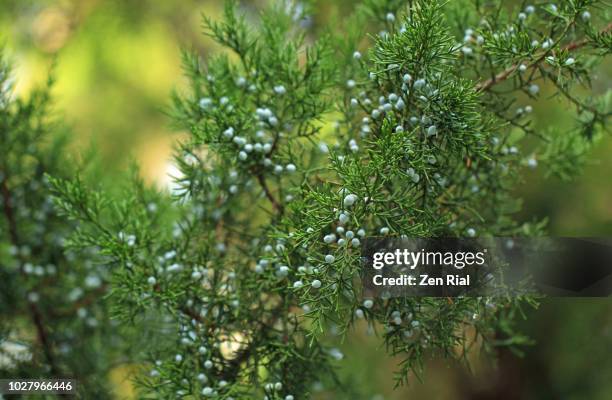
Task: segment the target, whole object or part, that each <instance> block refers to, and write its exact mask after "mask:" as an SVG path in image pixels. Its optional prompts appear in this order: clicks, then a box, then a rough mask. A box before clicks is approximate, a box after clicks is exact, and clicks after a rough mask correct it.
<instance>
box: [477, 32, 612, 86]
mask: <svg viewBox="0 0 612 400" xmlns="http://www.w3.org/2000/svg"><path fill="white" fill-rule="evenodd" d="M611 30H612V22H611V23H609V24H608V25H607V26H606V27H605V28H604V29H602V30H601V31H600V33H607V32H610V31H611ZM588 43H589V40H588V39H582V40H579V41H576V42H572V43H569V44H568V45H566V46H564V47H563V48H562V50H563V51H574V50H577V49H579V48H581V47H584V46H586V45H587V44H588ZM546 54H548V53H547V52H546V53H544V55H543V56H542V57H539V58H538V59H537V60H536V61H535V62H534V63H533V64H532V65H531V66H530V67H535V66H537V64H539V63H540V62H541V61H542V60H543V59H544V56H545V55H546ZM519 66H520V64H514V65H512V66H510V67H508V68H507V69H505V70H503V71H501V72H500V73H498V74H497V75H495V76H494V77H493V78H490V79H487V80H486V81H484V82H481V83H479V84H477V85H476V91H477V92H484V91H485V90H488V89H490V88H491V87H492V86H494V85H497V84H498V83H500V82H503V81H505V80H506V79H508V78H509V77H510V75H512V73H513V72H514V71H516V70H517V68H518V67H519Z"/></svg>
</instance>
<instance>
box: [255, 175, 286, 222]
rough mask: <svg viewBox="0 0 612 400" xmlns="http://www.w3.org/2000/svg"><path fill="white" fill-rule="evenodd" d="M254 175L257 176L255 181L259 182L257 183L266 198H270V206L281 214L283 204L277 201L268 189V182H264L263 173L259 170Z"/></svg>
mask: <svg viewBox="0 0 612 400" xmlns="http://www.w3.org/2000/svg"><path fill="white" fill-rule="evenodd" d="M255 176H256V177H257V181H258V182H259V185H260V186H261V188H262V189H263V191H264V193H265V195H266V197H267V198H268V200H270V203H272V207H273V208H274V209H275V210H276V211H277V212H278V213H279V214H281V215H282V214H283V211H284V208H283V205H282V204H280V203H279V202H278V200H276V198H275V197H274V195H272V192H271V191H270V188H269V187H268V184H267V183H266V178H265V177H264V175H263V174H262V173H261V172H259V173H257V174H255Z"/></svg>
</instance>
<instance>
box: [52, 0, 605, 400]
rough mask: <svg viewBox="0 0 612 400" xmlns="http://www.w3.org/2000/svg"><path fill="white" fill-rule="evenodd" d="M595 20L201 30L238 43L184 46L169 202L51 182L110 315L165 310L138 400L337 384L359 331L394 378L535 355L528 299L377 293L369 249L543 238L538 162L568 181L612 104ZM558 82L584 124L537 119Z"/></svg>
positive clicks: (400, 8)
mask: <svg viewBox="0 0 612 400" xmlns="http://www.w3.org/2000/svg"><path fill="white" fill-rule="evenodd" d="M598 7H603V3H600V2H597V1H587V0H569V1H565V2H563V3H562V4H560V5H554V4H537V5H535V4H534V5H529V4H521V5H520V7H518V6H517V7H511V6H508V5H507V4H504V2H501V1H483V2H481V1H473V2H471V1H456V2H449V3H445V4H444V3H441V2H437V1H407V2H400V1H395V0H366V1H364V2H363V3H362V4H360V5H359V6H358V7H356V11H355V14H354V15H353V16H352V17H350V18H349V19H348V21H347V22H346V23H345V24H344V25H343V27H344V29H345V31H344V32H343V34H340V35H338V34H337V33H334V32H333V31H332V32H330V33H326V34H322V35H319V36H318V37H316V38H313V37H312V36H313V35H312V32H309V31H307V30H304V27H303V25H304V24H300V22H301V21H303V20H304V18H303V17H304V15H303V14H302V11H303V10H304V8H301V7H299V8H291V7H289V8H287V7H277V8H273V9H270V10H268V11H266V12H265V13H263V14H262V17H261V22H260V24H258V25H250V24H248V23H247V22H246V20H245V18H244V17H242V16H241V15H240V13H239V12H238V11H237V9H236V6H235V4H234V3H232V2H230V3H228V5H227V7H226V10H225V17H224V19H223V20H222V21H221V22H217V21H213V20H210V19H205V20H204V27H205V32H206V34H207V35H209V36H210V37H211V38H212V39H213V40H215V41H216V42H217V43H218V44H220V45H221V46H223V47H225V48H226V49H227V50H228V51H227V53H221V54H219V55H216V56H214V57H211V58H209V59H208V60H206V62H203V61H202V60H201V58H200V57H199V56H198V55H196V54H191V53H189V52H185V53H184V55H183V61H184V67H185V71H186V74H187V76H188V78H189V81H190V85H189V86H190V91H189V92H188V93H179V94H176V95H174V97H173V109H172V113H171V114H172V117H173V120H174V122H175V123H176V125H177V127H178V128H180V129H183V130H185V131H187V132H189V139H188V140H185V141H183V142H181V143H179V144H178V145H177V151H176V157H175V162H176V164H177V166H178V168H179V170H180V172H181V175H180V176H177V177H176V185H175V188H174V191H173V194H172V196H169V195H167V194H166V193H164V192H163V191H158V190H156V189H155V188H151V187H148V186H147V185H145V184H143V183H142V182H141V181H140V180H138V179H137V178H134V179H133V181H132V184H131V185H126V187H125V188H124V189H123V191H122V193H121V194H120V195H119V196H116V195H110V194H108V193H106V192H105V191H104V190H103V189H96V188H95V187H91V185H86V184H85V183H83V182H82V181H81V180H80V179H73V180H63V179H58V178H50V179H51V182H52V185H53V187H54V191H55V194H56V200H57V205H58V207H59V208H60V209H61V210H62V213H63V214H65V215H66V216H67V217H68V218H70V219H71V220H74V221H77V223H78V226H77V228H76V231H75V233H74V234H73V236H72V238H71V239H70V240H69V242H68V245H69V247H70V248H72V249H74V250H73V251H76V252H77V254H82V255H83V256H84V257H89V256H88V255H87V254H88V253H84V252H85V250H87V249H92V248H93V249H95V250H96V252H97V255H96V257H95V260H96V262H97V263H101V264H102V265H104V268H105V270H106V271H108V275H109V280H110V283H109V286H110V295H111V299H112V301H113V304H114V305H115V307H114V308H113V310H114V312H115V313H114V315H115V317H117V318H119V319H121V320H123V321H125V322H124V323H135V324H139V326H142V324H143V321H145V323H146V321H149V323H151V322H150V321H151V316H152V315H157V316H161V317H160V318H159V319H158V321H157V323H158V324H161V325H158V326H161V328H160V329H159V330H158V331H157V334H158V336H157V338H158V340H152V341H149V342H147V343H146V346H144V345H143V346H141V347H142V349H141V350H142V353H143V355H146V357H147V360H148V361H147V362H146V363H142V364H141V365H142V370H141V371H139V373H137V374H136V380H137V382H138V384H139V387H140V388H141V390H142V395H143V397H147V398H148V397H159V398H177V397H179V398H180V397H187V398H201V397H213V398H223V399H230V398H234V399H236V398H253V397H261V396H265V398H267V399H286V400H289V399H297V398H308V397H309V396H310V395H311V392H312V390H313V384H315V383H316V382H323V384H324V385H325V387H327V388H329V389H330V390H334V389H338V388H340V386H339V385H338V384H336V382H335V380H334V370H335V367H336V366H337V365H338V363H340V362H341V360H342V358H343V355H342V353H341V352H340V351H339V350H338V349H337V348H336V347H335V346H337V341H338V338H337V336H338V335H340V336H342V335H348V334H350V333H351V331H352V330H353V329H354V327H355V326H356V325H357V326H362V324H367V326H368V327H369V329H370V330H372V331H373V332H376V333H377V334H378V335H380V336H381V338H382V340H383V341H384V344H385V347H386V349H387V351H388V353H389V354H390V355H397V356H400V357H402V359H403V361H402V362H401V363H400V365H399V368H398V369H399V370H398V375H397V379H398V382H399V383H403V382H405V381H406V380H407V379H408V377H409V374H410V372H411V371H412V372H415V373H420V372H421V371H422V365H423V361H424V359H425V358H426V357H427V356H428V355H431V354H440V355H442V356H445V357H449V358H457V359H464V358H465V357H466V354H467V352H468V351H469V348H471V347H472V346H476V345H479V346H483V347H484V348H485V349H487V350H492V349H494V348H495V347H496V346H502V345H520V344H521V343H524V341H525V338H524V337H523V336H521V335H520V334H518V333H516V332H514V330H513V328H512V321H513V320H514V319H515V318H516V316H517V315H519V314H520V313H521V307H522V306H524V305H525V304H533V299H530V298H522V297H511V296H501V297H496V298H478V297H473V298H455V299H446V298H367V297H365V296H364V294H363V290H362V285H361V283H360V280H359V276H360V262H359V257H360V248H361V245H362V241H363V239H364V238H365V237H369V236H389V237H396V236H397V237H399V236H409V237H430V236H458V237H462V236H469V237H474V236H513V235H539V234H542V233H543V231H544V229H545V224H543V223H540V222H536V223H524V222H521V221H517V220H516V218H515V216H514V215H515V213H516V211H518V210H519V208H520V201H519V200H518V199H516V198H515V194H514V192H513V189H514V188H516V186H517V184H518V183H520V181H521V176H522V174H523V173H524V170H525V169H526V168H535V167H536V166H537V165H538V164H539V163H540V162H541V163H542V164H546V165H547V171H550V173H551V174H555V175H559V176H561V177H563V178H570V177H571V176H572V175H573V174H575V173H576V171H577V170H578V169H579V168H578V167H579V165H578V164H580V163H581V162H582V161H583V160H584V157H585V151H586V150H588V148H589V147H590V146H591V144H592V143H593V141H594V140H595V139H596V138H597V137H598V136H600V135H601V132H603V131H604V130H605V124H606V121H607V118H608V117H609V115H610V109H609V92H608V93H606V94H604V95H603V96H602V97H600V98H598V97H596V96H594V95H593V93H592V90H591V89H590V88H589V84H590V82H591V78H592V74H593V69H594V67H595V66H596V65H597V63H599V62H601V61H602V60H603V59H604V57H605V56H607V55H608V54H609V53H610V43H611V42H610V32H609V31H610V26H609V25H608V26H600V25H601V24H600V23H599V22H598V21H594V20H595V17H594V15H597V14H601V13H603V14H605V11H602V10H600V9H599V8H598ZM594 10H598V11H597V12H596V13H595V12H593V11H594ZM602 17H605V15H602ZM602 19H603V20H605V18H602ZM371 32H379V33H375V34H373V33H371ZM368 33H369V35H368ZM230 54H231V55H230ZM577 86H583V87H586V91H585V93H586V94H585V95H579V94H578V93H580V91H579V90H578V88H577ZM544 91H546V92H547V93H548V92H550V94H551V95H555V96H558V97H560V98H562V101H565V102H567V103H568V104H570V105H571V110H572V111H573V112H574V115H575V126H574V127H573V128H572V129H569V130H567V131H564V132H554V131H547V130H542V129H536V128H535V126H534V117H533V115H534V114H533V113H532V111H533V109H534V107H537V105H538V102H539V101H540V98H541V96H543V94H542V92H544ZM328 121H334V122H333V128H332V129H331V131H328V130H326V126H327V124H326V123H327V122H328ZM360 320H363V321H365V322H363V323H362V322H359V321H360ZM474 333H475V334H476V337H477V338H476V339H473V336H474ZM138 360H140V358H139V359H138ZM338 396H340V394H338Z"/></svg>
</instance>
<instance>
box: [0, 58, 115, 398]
mask: <svg viewBox="0 0 612 400" xmlns="http://www.w3.org/2000/svg"><path fill="white" fill-rule="evenodd" d="M1 52H2V50H1V49H0V90H1V91H0V210H1V213H0V378H3V379H8V378H13V379H14V378H25V377H27V378H35V379H44V378H50V377H68V378H73V379H77V380H79V381H80V385H79V386H78V391H79V394H80V395H81V396H83V398H97V399H106V398H111V396H110V386H109V385H108V383H107V382H106V379H105V374H106V373H107V372H108V371H109V370H110V368H111V366H112V365H114V363H116V362H117V355H118V354H119V353H118V349H119V348H120V346H121V343H122V342H123V338H122V336H121V335H119V331H118V328H117V327H116V324H115V323H113V322H112V321H111V319H110V316H111V314H110V311H109V308H108V305H107V303H106V301H105V300H104V296H105V295H106V294H108V293H109V291H110V287H109V285H108V278H109V276H110V273H109V271H108V270H107V269H106V268H104V266H101V265H98V264H95V263H94V262H93V253H90V252H87V251H83V252H78V253H77V252H70V251H64V248H63V243H64V241H65V240H66V238H67V237H68V236H69V235H70V234H71V232H72V231H73V229H74V228H75V224H74V223H71V222H67V221H66V220H65V218H62V217H60V216H58V214H57V212H56V209H55V207H54V206H53V201H52V198H51V188H50V185H49V180H48V179H47V176H46V174H53V175H54V176H56V177H58V178H60V177H66V178H68V177H72V176H73V173H74V171H71V170H70V169H69V168H68V165H69V164H68V162H67V159H65V158H64V156H63V155H64V154H65V153H66V151H67V150H66V135H65V133H62V132H65V128H63V127H62V126H61V124H59V123H58V122H57V119H56V118H54V117H53V116H52V115H51V110H50V107H51V104H50V96H49V87H50V85H51V81H49V82H48V85H46V86H45V87H43V88H41V89H38V90H36V91H34V92H33V93H32V95H31V96H30V98H28V99H22V98H17V97H15V95H14V93H13V80H12V77H11V73H10V68H9V65H8V63H7V62H6V60H5V59H4V57H3V54H1ZM58 132H59V133H62V134H61V135H58V134H57V133H58Z"/></svg>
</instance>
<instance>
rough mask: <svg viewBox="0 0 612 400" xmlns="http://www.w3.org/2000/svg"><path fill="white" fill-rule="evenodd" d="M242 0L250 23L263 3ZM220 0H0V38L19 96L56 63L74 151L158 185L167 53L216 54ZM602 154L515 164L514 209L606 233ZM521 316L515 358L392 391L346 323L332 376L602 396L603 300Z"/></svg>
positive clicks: (364, 339)
mask: <svg viewBox="0 0 612 400" xmlns="http://www.w3.org/2000/svg"><path fill="white" fill-rule="evenodd" d="M351 3H352V2H351V1H350V0H338V1H333V2H332V1H324V0H320V1H318V3H317V5H316V6H315V7H314V10H315V12H314V13H313V15H312V24H313V25H312V28H311V29H314V30H317V29H323V28H325V27H326V26H327V24H328V23H329V22H330V20H331V18H333V17H334V16H337V15H342V13H343V12H344V11H346V10H348V9H350V8H351V6H352V4H351ZM517 3H520V2H517ZM242 4H243V9H244V12H246V13H247V15H248V16H249V18H252V19H253V21H256V19H257V13H258V10H260V9H261V8H262V7H264V6H265V5H266V4H267V2H266V1H264V0H261V1H244V2H243V3H242ZM222 7H223V2H222V1H221V0H215V1H213V0H210V1H204V0H181V1H166V0H0V43H3V44H4V45H5V48H6V49H7V50H8V54H9V55H10V58H11V60H12V61H13V62H14V64H15V67H16V71H15V73H16V78H17V90H18V91H19V92H20V93H22V94H27V93H28V92H29V91H30V90H31V89H32V88H33V87H34V86H36V85H39V84H42V83H43V82H44V81H45V79H46V76H47V73H48V71H49V69H50V68H51V66H52V65H53V63H54V62H55V69H54V70H55V76H56V80H57V83H56V85H55V87H54V92H53V93H54V96H55V99H56V110H57V113H58V115H61V116H62V117H64V118H65V119H66V121H67V122H68V124H69V125H70V126H71V128H72V130H73V132H74V146H73V149H72V151H74V152H75V154H76V153H78V152H79V151H83V150H85V149H87V148H90V147H91V148H95V149H96V152H97V153H98V154H97V155H98V157H99V158H100V159H101V161H102V163H103V164H104V166H105V173H106V174H107V175H108V176H113V175H114V174H119V173H121V172H122V171H124V170H125V169H126V168H127V167H128V166H129V164H130V163H131V162H132V161H133V160H136V161H137V162H138V163H139V164H140V165H141V170H142V174H143V176H144V177H145V178H146V179H147V180H148V181H149V182H151V183H153V184H157V185H160V186H163V185H167V184H168V182H169V181H170V179H169V177H168V173H169V172H171V168H172V165H171V163H170V157H171V153H172V146H173V143H175V142H176V141H177V140H179V139H180V137H181V132H176V131H173V130H172V128H171V124H170V120H169V118H168V117H167V115H166V114H165V110H166V109H167V107H168V105H169V98H170V97H169V95H170V93H171V91H172V90H179V91H180V90H182V89H183V88H184V85H185V81H184V80H183V77H182V73H181V66H180V50H181V48H184V49H192V50H196V51H198V52H199V53H200V54H201V55H202V56H203V57H207V56H208V55H209V54H211V53H213V52H215V51H219V49H218V48H216V47H215V46H214V45H213V43H212V42H211V41H210V40H209V39H207V38H206V37H205V36H204V35H202V34H201V32H202V29H201V15H202V13H205V14H207V15H209V16H211V17H219V16H220V14H221V11H222ZM597 75H598V76H597V80H596V86H595V87H594V90H595V91H596V92H599V93H602V92H605V91H606V90H610V88H611V87H612V85H611V83H612V64H611V63H610V61H608V62H607V63H606V64H604V65H602V66H601V68H600V70H599V71H598V74H597ZM545 93H546V91H544V94H545ZM543 97H545V96H543ZM565 108H566V105H565V104H563V103H560V102H559V101H558V100H557V99H545V100H543V101H542V102H540V103H539V104H538V107H536V108H535V111H534V112H535V113H536V115H537V117H538V122H537V124H538V125H537V126H538V127H539V128H541V129H548V128H555V127H557V128H559V129H567V127H568V126H570V125H571V124H572V120H571V116H570V115H569V114H568V113H566V112H565ZM611 155H612V136H610V135H607V136H606V137H605V138H604V139H603V140H602V141H601V142H600V143H599V144H598V146H597V147H596V149H594V150H593V151H592V153H591V157H590V160H591V161H590V162H589V164H588V165H587V167H586V168H585V170H584V173H583V174H582V175H581V176H580V177H579V179H578V180H576V181H574V182H571V183H566V182H561V181H557V180H555V179H552V178H551V179H545V178H544V176H543V175H544V174H543V173H542V172H541V171H539V170H537V169H536V170H535V171H530V172H528V174H527V175H526V176H525V181H524V183H523V184H522V185H521V186H520V187H518V188H517V196H520V197H523V198H524V199H525V205H524V210H523V212H522V215H521V216H520V217H521V218H524V219H526V220H533V219H536V218H543V217H547V218H548V219H549V227H550V231H551V233H552V234H553V235H557V236H604V235H605V236H612V156H611ZM521 325H523V330H524V332H525V333H526V334H527V335H529V336H531V337H532V338H533V340H534V345H532V346H530V347H528V348H526V349H524V354H523V356H522V357H518V356H516V355H514V354H510V353H505V352H504V353H502V354H501V355H500V358H499V362H498V366H497V368H492V366H491V364H490V363H487V362H485V361H482V360H480V359H479V358H478V357H474V359H473V360H472V363H471V369H470V370H468V369H467V368H466V367H465V366H462V365H455V364H453V363H449V362H447V361H443V360H442V361H441V360H436V361H432V362H431V363H430V365H428V366H427V373H426V374H425V376H424V380H423V382H419V381H417V380H413V383H412V384H411V385H410V386H409V387H407V388H401V389H398V390H393V386H394V381H393V371H394V369H395V365H396V363H397V361H398V360H393V359H389V358H388V357H386V356H385V353H384V351H381V348H380V342H379V341H378V340H377V339H376V338H374V337H372V336H369V335H367V334H366V333H365V326H364V327H358V329H357V331H356V332H355V334H354V335H352V336H351V337H350V338H349V339H348V340H347V341H346V342H345V343H344V344H343V350H344V351H345V354H346V356H347V358H348V359H349V362H347V363H345V366H344V367H343V368H342V370H341V374H342V376H343V377H345V378H346V380H347V382H348V384H349V385H355V386H356V387H358V388H359V390H360V392H361V393H362V394H361V395H360V396H362V397H361V398H364V399H383V398H384V399H424V398H427V399H516V398H525V399H610V398H612V301H611V300H610V299H597V300H593V299H547V300H545V301H544V302H543V304H542V306H541V307H540V309H539V310H538V311H537V312H533V311H529V310H527V320H526V321H525V322H522V323H521ZM124 372H125V371H122V370H121V369H117V370H115V371H113V372H112V376H113V382H114V383H115V384H116V393H117V398H130V397H131V395H132V390H131V385H130V382H129V381H126V380H124V377H125V376H126V374H125V373H124ZM320 398H334V397H333V396H332V395H330V394H325V393H321V394H320Z"/></svg>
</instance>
